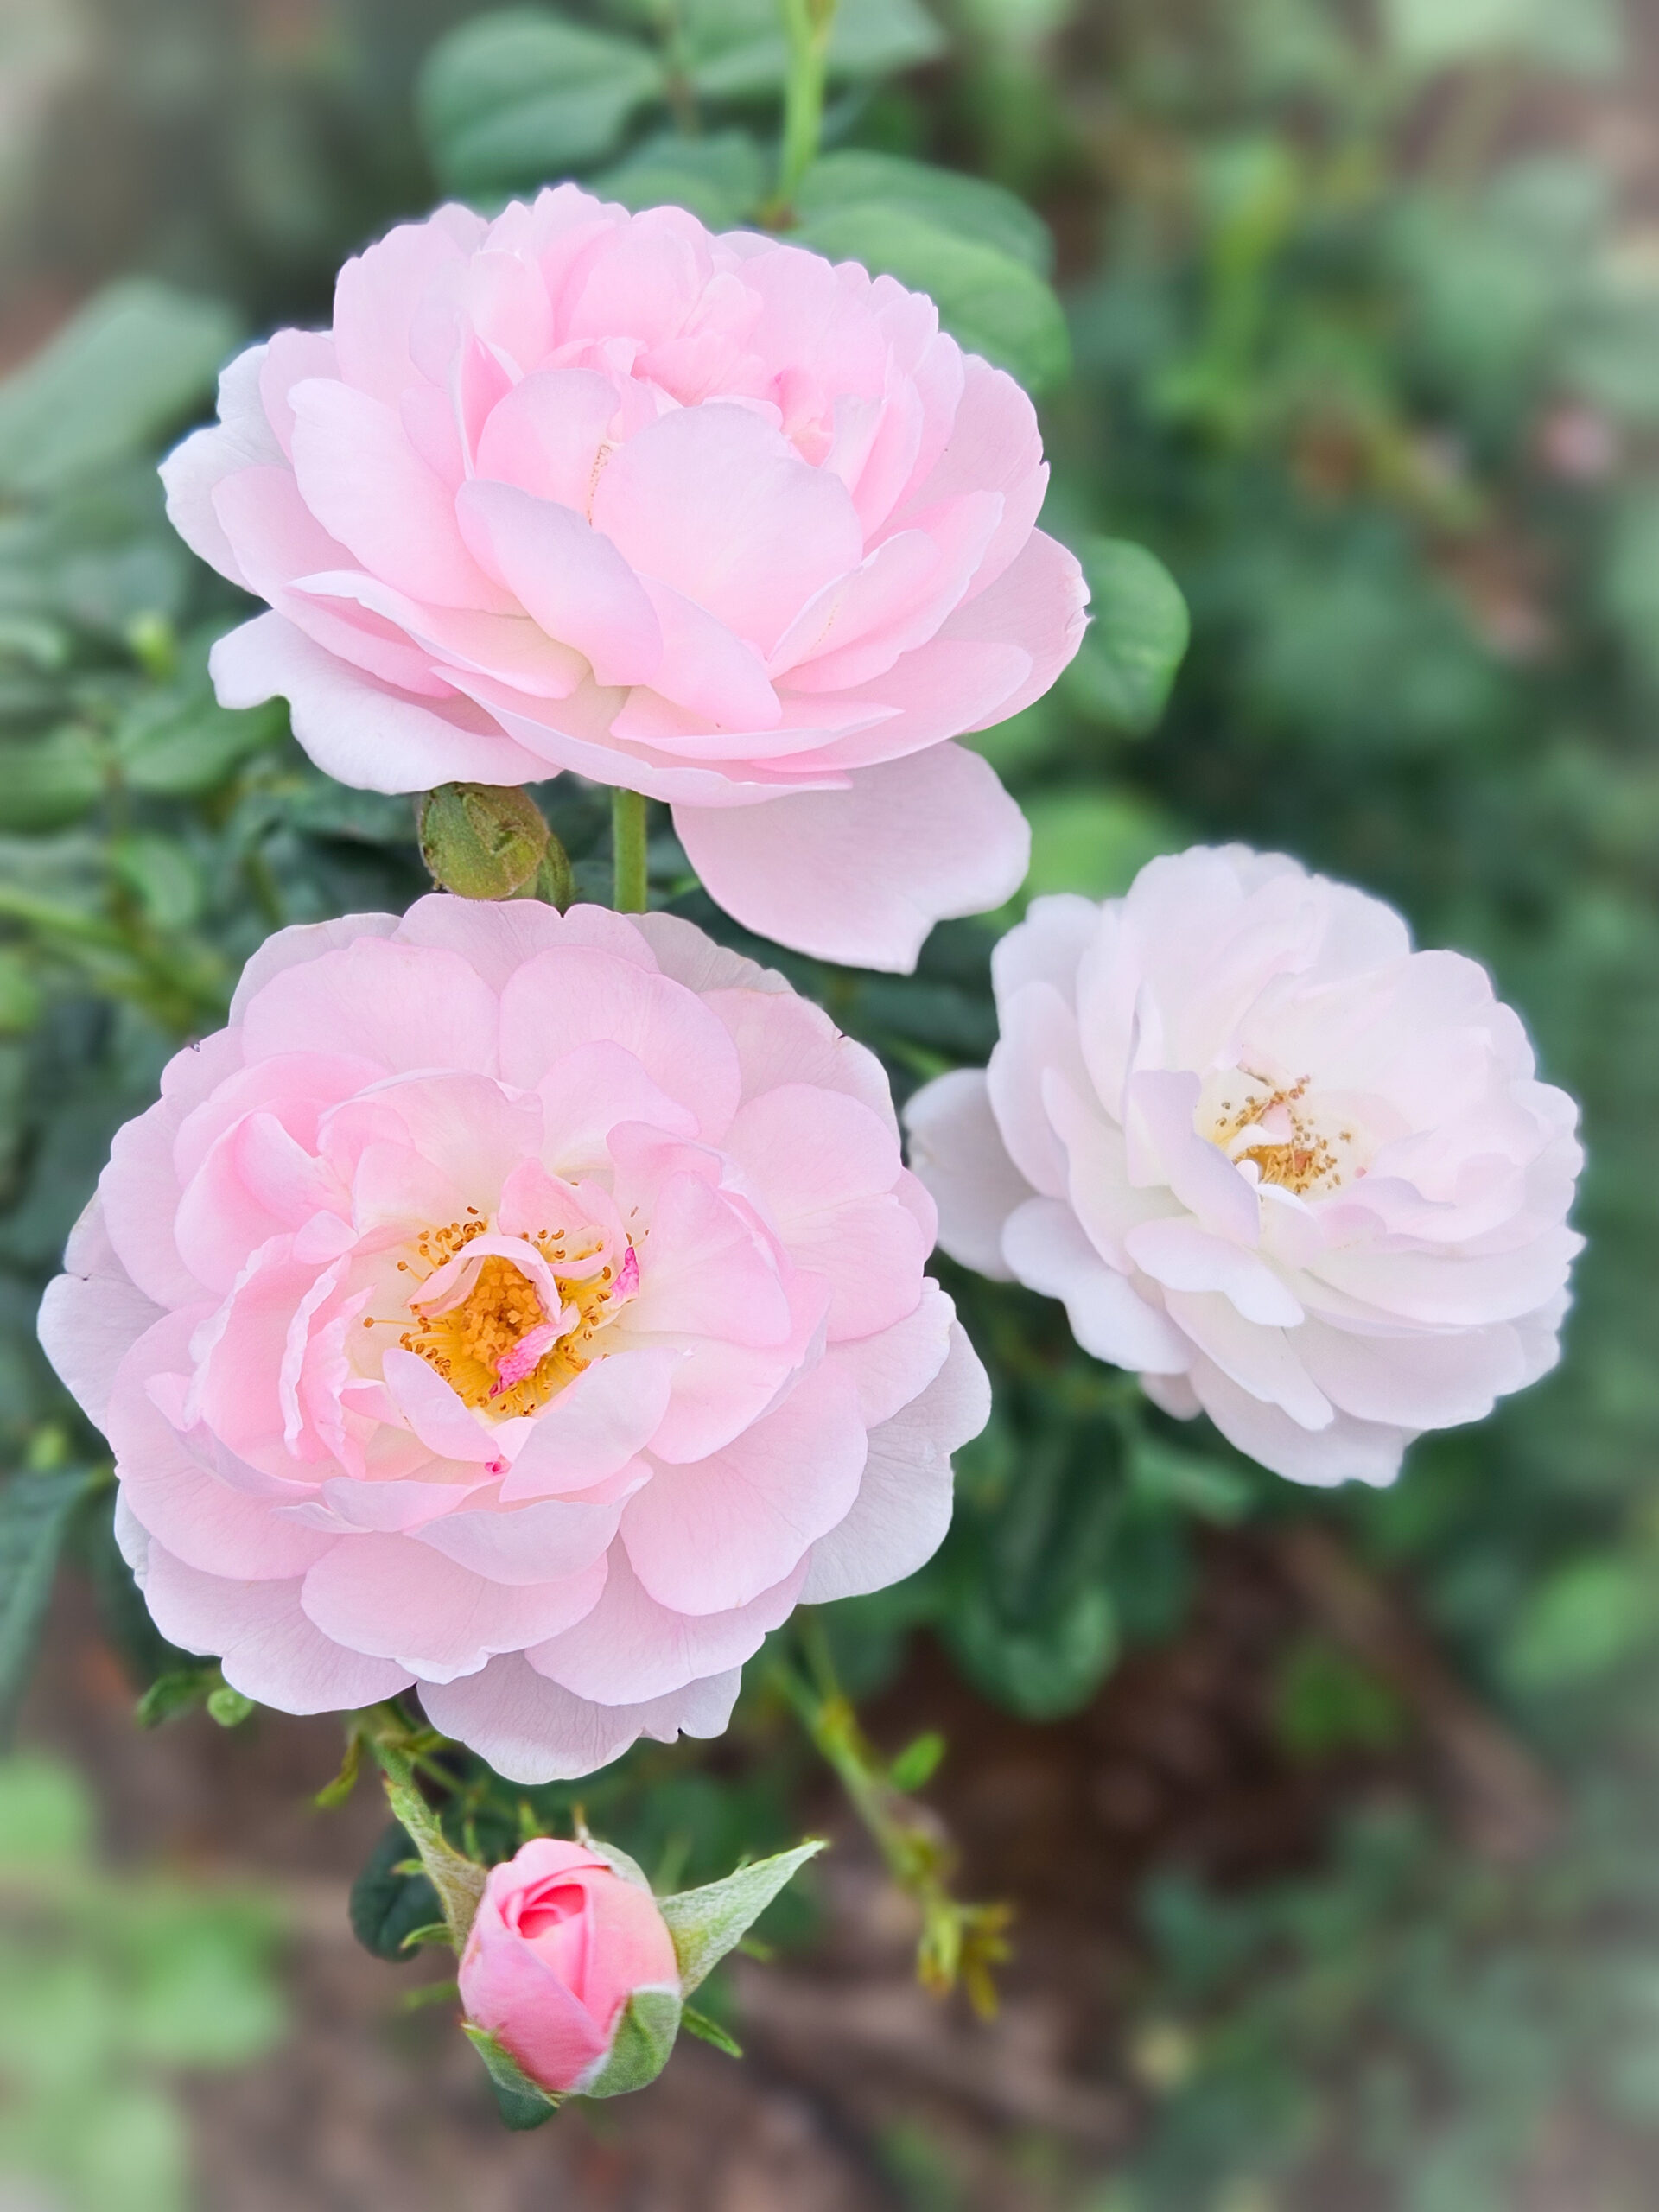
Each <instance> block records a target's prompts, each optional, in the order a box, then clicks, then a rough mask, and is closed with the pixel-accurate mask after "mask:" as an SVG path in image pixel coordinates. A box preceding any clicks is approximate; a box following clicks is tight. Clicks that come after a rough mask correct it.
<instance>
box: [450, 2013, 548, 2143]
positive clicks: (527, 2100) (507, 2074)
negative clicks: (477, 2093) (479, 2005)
mask: <svg viewBox="0 0 1659 2212" xmlns="http://www.w3.org/2000/svg"><path fill="white" fill-rule="evenodd" d="M461 2033H462V2035H464V2036H465V2037H466V2038H467V2042H468V2043H469V2044H471V2045H472V2046H473V2049H474V2050H475V2051H476V2052H477V2053H478V2055H479V2056H480V2058H481V2059H482V2060H483V2062H484V2066H485V2070H486V2073H487V2074H488V2075H489V2077H490V2087H491V2088H493V2090H494V2092H495V2102H496V2108H497V2110H498V2111H499V2113H500V2114H501V2117H502V2119H503V2120H505V2122H506V2124H507V2126H509V2127H511V2128H514V2129H517V2130H518V2132H519V2133H523V2132H524V2130H525V2129H527V2128H531V2127H539V2126H541V2125H542V2123H543V2120H551V2119H552V2117H553V2115H554V2113H556V2111H557V2110H558V2108H559V2107H560V2106H561V2105H562V2104H563V2101H564V2100H563V2097H556V2096H554V2095H552V2094H550V2092H549V2091H548V2090H546V2089H543V2088H539V2087H538V2086H537V2083H536V2082H532V2081H531V2078H530V2076H529V2075H528V2074H526V2073H525V2071H524V2068H523V2067H522V2066H521V2065H520V2064H519V2063H518V2060H517V2059H516V2058H515V2057H514V2056H513V2055H512V2052H511V2051H510V2050H508V2049H507V2048H506V2046H505V2044H500V2043H498V2042H497V2041H496V2039H495V2037H493V2035H492V2034H491V2033H490V2032H489V2031H488V2029H486V2028H475V2027H474V2025H473V2024H472V2022H471V2021H470V2020H463V2021H462V2022H461Z"/></svg>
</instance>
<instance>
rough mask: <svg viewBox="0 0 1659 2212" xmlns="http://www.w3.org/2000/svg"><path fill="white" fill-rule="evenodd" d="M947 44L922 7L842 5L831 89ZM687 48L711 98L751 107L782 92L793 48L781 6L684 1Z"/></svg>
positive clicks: (749, 0)
mask: <svg viewBox="0 0 1659 2212" xmlns="http://www.w3.org/2000/svg"><path fill="white" fill-rule="evenodd" d="M947 43H948V41H946V39H945V35H944V32H943V31H942V30H941V29H939V26H938V23H937V22H935V21H934V20H933V18H932V16H931V15H929V14H928V12H927V10H926V9H925V8H924V7H922V6H921V5H920V4H919V0H840V5H839V6H838V7H837V9H836V19H835V23H834V27H833V29H831V31H830V35H829V56H828V61H827V74H828V76H829V80H830V81H831V82H832V83H835V82H845V81H846V80H847V79H869V78H872V77H886V76H892V75H894V74H896V73H898V72H899V70H901V69H913V68H915V67H917V66H918V64H919V63H921V62H924V61H932V60H936V59H937V58H938V55H939V54H943V53H944V50H945V48H946V45H947ZM681 48H682V51H683V54H684V56H685V64H686V70H687V74H688V75H689V76H690V80H691V84H692V87H693V89H694V90H695V91H696V92H698V93H699V94H701V95H702V98H703V99H715V100H750V99H764V98H766V96H767V95H769V94H772V93H775V92H779V91H781V89H782V87H783V84H784V79H785V77H786V76H787V74H788V72H789V47H788V44H787V41H785V36H784V32H783V29H782V25H781V20H780V17H779V9H778V5H777V0H683V7H682V10H681Z"/></svg>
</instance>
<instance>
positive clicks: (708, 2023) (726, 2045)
mask: <svg viewBox="0 0 1659 2212" xmlns="http://www.w3.org/2000/svg"><path fill="white" fill-rule="evenodd" d="M680 2025H681V2026H682V2027H683V2029H684V2030H685V2031H686V2033H687V2035H690V2036H696V2038H697V2040H698V2042H699V2043H711V2044H713V2045H714V2046H715V2050H723V2051H724V2052H725V2054H726V2056H727V2057H728V2058H741V2057H742V2056H743V2046H742V2044H741V2043H739V2042H738V2041H737V2039H736V2037H734V2036H729V2035H728V2034H727V2032H726V2031H725V2029H724V2028H722V2027H721V2024H720V2022H719V2021H718V2020H711V2019H710V2018H709V2015H708V2014H707V2013H706V2012H698V2011H697V2009H696V2006H695V2005H686V2006H685V2008H684V2010H683V2012H681V2014H680Z"/></svg>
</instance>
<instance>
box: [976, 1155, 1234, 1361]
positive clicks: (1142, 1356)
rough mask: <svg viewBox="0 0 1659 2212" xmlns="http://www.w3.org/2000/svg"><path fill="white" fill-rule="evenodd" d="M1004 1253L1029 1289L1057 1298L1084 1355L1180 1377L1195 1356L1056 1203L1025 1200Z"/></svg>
mask: <svg viewBox="0 0 1659 2212" xmlns="http://www.w3.org/2000/svg"><path fill="white" fill-rule="evenodd" d="M1002 1255H1003V1257H1004V1259H1005V1260H1006V1261H1007V1264H1008V1267H1009V1268H1010V1269H1011V1270H1012V1271H1013V1273H1014V1275H1015V1276H1016V1277H1017V1279H1018V1280H1019V1281H1020V1282H1022V1283H1024V1284H1025V1286H1026V1287H1027V1289H1028V1290H1037V1291H1040V1292H1041V1293H1042V1294H1043V1295H1044V1296H1045V1297H1046V1298H1058V1299H1059V1300H1061V1302H1062V1303H1063V1304H1064V1306H1065V1318H1066V1319H1067V1320H1068V1321H1069V1322H1070V1323H1071V1333H1072V1335H1073V1336H1074V1337H1075V1338H1077V1342H1078V1343H1079V1344H1081V1345H1082V1346H1083V1349H1084V1351H1086V1352H1090V1353H1092V1354H1093V1356H1094V1357H1095V1358H1096V1359H1103V1360H1108V1361H1109V1362H1110V1363H1111V1364H1112V1365H1113V1366H1114V1367H1127V1368H1128V1369H1130V1370H1132V1371H1133V1372H1134V1373H1135V1374H1141V1375H1145V1374H1151V1375H1179V1374H1180V1373H1181V1372H1182V1371H1183V1370H1184V1369H1185V1367H1186V1365H1187V1363H1188V1362H1189V1360H1190V1359H1191V1357H1192V1352H1191V1349H1190V1347H1189V1346H1188V1345H1187V1344H1185V1343H1183V1341H1182V1338H1181V1334H1180V1332H1179V1329H1176V1328H1174V1327H1173V1326H1172V1325H1171V1324H1170V1322H1169V1320H1168V1319H1166V1317H1165V1315H1163V1314H1162V1313H1160V1312H1159V1311H1158V1309H1157V1307H1156V1306H1152V1305H1150V1304H1148V1302H1147V1300H1146V1299H1144V1298H1143V1297H1142V1296H1141V1294H1140V1292H1139V1291H1138V1290H1136V1288H1135V1286H1134V1284H1133V1283H1131V1282H1130V1281H1129V1280H1128V1277H1127V1276H1125V1275H1121V1274H1118V1272H1117V1270H1116V1268H1109V1267H1108V1266H1107V1264H1106V1262H1105V1261H1104V1260H1103V1259H1102V1258H1101V1256H1100V1255H1099V1253H1098V1252H1096V1249H1095V1248H1094V1246H1093V1245H1092V1244H1091V1243H1090V1241H1089V1239H1088V1238H1087V1237H1086V1236H1084V1233H1083V1230H1082V1229H1081V1227H1080V1226H1079V1225H1078V1223H1077V1217H1076V1215H1075V1214H1073V1213H1072V1211H1071V1208H1070V1207H1069V1206H1066V1205H1062V1204H1061V1202H1060V1201H1059V1200H1058V1198H1028V1199H1027V1201H1026V1203H1025V1205H1022V1206H1020V1207H1019V1208H1017V1209H1016V1211H1014V1212H1013V1213H1011V1214H1010V1215H1009V1216H1008V1219H1007V1225H1006V1227H1005V1228H1004V1229H1003V1231H1002Z"/></svg>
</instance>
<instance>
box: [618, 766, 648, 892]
mask: <svg viewBox="0 0 1659 2212" xmlns="http://www.w3.org/2000/svg"><path fill="white" fill-rule="evenodd" d="M611 868H612V886H613V888H612V893H611V901H612V904H613V906H615V908H616V911H617V912H618V913H619V914H643V913H644V912H645V909H646V907H647V906H649V905H650V904H651V888H650V878H649V876H648V875H647V874H646V869H645V800H644V798H642V797H641V796H640V794H639V792H638V791H623V790H621V789H620V788H619V789H618V790H616V791H613V793H612V795H611Z"/></svg>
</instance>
